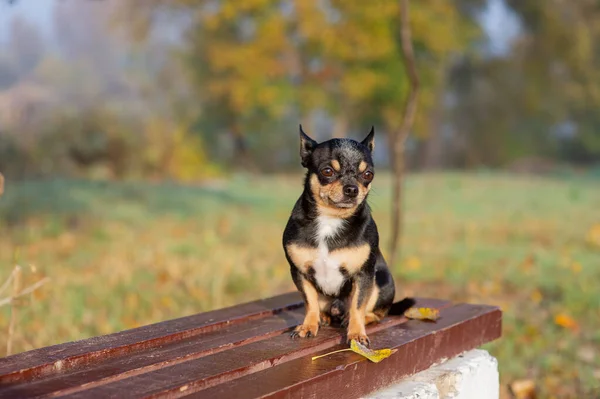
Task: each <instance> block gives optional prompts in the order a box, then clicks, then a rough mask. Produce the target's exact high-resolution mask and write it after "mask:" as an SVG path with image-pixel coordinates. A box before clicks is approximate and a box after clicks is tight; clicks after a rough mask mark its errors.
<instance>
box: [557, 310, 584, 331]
mask: <svg viewBox="0 0 600 399" xmlns="http://www.w3.org/2000/svg"><path fill="white" fill-rule="evenodd" d="M554 324H556V325H557V326H560V327H563V328H566V329H568V330H571V331H574V332H577V331H579V324H578V323H577V322H576V321H575V320H574V319H573V318H572V317H571V316H569V315H568V314H566V313H564V312H563V313H559V314H557V315H556V316H554Z"/></svg>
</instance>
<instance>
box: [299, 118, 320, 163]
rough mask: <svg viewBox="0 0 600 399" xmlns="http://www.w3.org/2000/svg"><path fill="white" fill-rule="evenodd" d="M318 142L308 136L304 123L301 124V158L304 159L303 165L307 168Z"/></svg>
mask: <svg viewBox="0 0 600 399" xmlns="http://www.w3.org/2000/svg"><path fill="white" fill-rule="evenodd" d="M317 144H318V143H317V142H316V141H314V140H313V139H311V138H310V137H308V136H307V134H306V133H304V130H302V125H300V159H301V160H302V166H304V167H305V168H306V166H307V165H308V160H309V158H310V155H311V154H312V152H313V150H314V149H315V147H316V146H317Z"/></svg>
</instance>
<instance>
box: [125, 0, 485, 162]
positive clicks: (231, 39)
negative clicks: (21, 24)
mask: <svg viewBox="0 0 600 399" xmlns="http://www.w3.org/2000/svg"><path fill="white" fill-rule="evenodd" d="M479 3H481V2H480V1H474V0H471V1H469V0H464V1H462V2H461V4H463V6H464V7H465V8H467V7H475V4H479ZM178 13H179V14H178ZM161 15H162V16H164V15H171V16H173V15H179V16H180V17H181V15H184V16H186V17H187V20H186V24H185V26H186V28H185V35H184V36H183V37H184V40H185V43H186V47H185V50H184V54H183V60H184V61H185V63H186V64H187V65H188V70H189V72H190V76H191V77H192V78H193V82H194V87H195V92H196V93H197V96H198V104H197V105H198V108H199V109H200V108H201V109H202V115H201V118H200V120H201V122H202V124H203V126H204V127H206V128H207V129H203V130H205V131H206V132H205V135H206V137H211V135H214V134H215V133H211V132H221V131H227V132H229V133H230V135H231V136H232V137H233V138H234V143H235V146H234V148H235V150H236V151H235V152H236V154H237V155H238V157H240V158H243V157H247V156H248V154H247V151H248V143H249V142H251V140H248V137H247V132H249V131H260V130H265V129H267V128H268V126H267V125H268V123H272V122H275V121H278V120H281V119H282V118H283V119H285V118H299V119H301V120H304V119H310V118H311V115H313V114H314V112H315V111H321V112H322V111H325V112H326V113H327V115H329V116H330V117H331V118H333V119H334V121H335V123H334V134H335V135H336V136H345V135H346V134H348V133H349V132H352V131H355V132H358V131H361V132H363V131H365V129H361V128H360V126H361V125H367V124H369V125H370V124H373V122H375V123H378V124H383V126H384V130H385V131H387V132H393V131H396V130H397V129H398V128H399V126H400V121H401V120H402V118H401V115H402V103H403V99H404V97H405V95H406V92H407V90H408V84H407V80H406V77H405V73H404V67H403V63H402V55H401V51H400V40H399V30H398V15H400V12H399V3H398V1H397V0H378V1H376V2H374V3H372V4H370V5H369V6H365V4H364V3H362V2H359V1H357V0H352V1H338V0H330V1H325V2H323V1H317V0H303V1H300V0H296V1H284V2H282V1H275V0H251V1H241V0H238V1H228V2H219V1H216V0H215V1H207V2H204V3H202V5H198V3H197V2H195V1H192V0H171V1H169V0H151V1H140V0H138V1H131V2H127V3H123V4H122V8H121V9H120V10H119V12H118V14H117V18H118V19H119V20H120V21H121V25H122V26H126V27H127V28H129V30H130V33H132V34H133V36H134V37H136V38H137V39H140V40H144V39H146V38H148V37H150V36H151V34H152V31H153V29H152V28H153V24H154V23H155V21H156V20H157V19H160V18H159V16H161ZM412 25H413V26H412V28H413V31H414V41H415V49H416V58H417V63H418V65H419V69H420V70H422V72H421V74H422V81H423V95H422V96H421V99H420V106H421V107H422V109H423V110H424V113H423V115H422V116H421V117H419V118H418V120H417V126H418V127H419V131H420V132H422V134H423V135H426V134H427V129H426V127H427V117H426V115H427V113H428V112H429V111H430V110H431V109H432V108H433V106H434V105H436V104H437V102H436V97H437V96H438V95H439V94H440V92H441V87H442V86H443V83H444V79H443V77H444V71H445V67H446V65H447V63H448V62H449V61H450V56H451V55H452V54H453V53H455V52H459V53H460V52H463V51H464V50H465V48H466V47H467V46H468V45H469V43H470V41H471V40H472V39H473V38H474V37H475V35H476V34H477V32H478V30H477V29H476V24H475V23H474V20H473V19H472V16H471V15H470V14H468V13H465V16H463V15H462V14H461V13H460V12H459V10H458V9H457V8H456V7H455V6H453V5H451V4H450V3H448V2H447V1H442V0H434V1H429V2H423V3H422V2H418V3H416V4H415V5H414V18H413V21H412ZM307 124H308V125H309V126H310V125H311V123H310V122H309V123H307ZM275 125H279V123H278V122H275ZM294 125H295V123H294ZM272 126H273V125H271V127H272ZM350 126H357V127H356V128H354V129H350ZM211 139H212V140H214V139H215V138H214V136H213V137H212V138H211Z"/></svg>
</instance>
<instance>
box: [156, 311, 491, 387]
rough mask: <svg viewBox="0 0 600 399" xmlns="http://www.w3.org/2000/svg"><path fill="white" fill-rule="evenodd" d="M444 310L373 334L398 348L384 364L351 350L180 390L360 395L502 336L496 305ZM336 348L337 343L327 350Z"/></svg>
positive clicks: (378, 343) (385, 344)
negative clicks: (433, 320) (435, 316)
mask: <svg viewBox="0 0 600 399" xmlns="http://www.w3.org/2000/svg"><path fill="white" fill-rule="evenodd" d="M441 314H442V317H441V318H440V319H439V320H438V322H437V323H424V322H420V321H416V320H411V321H409V322H407V323H404V324H401V325H400V326H398V327H395V328H392V329H386V330H382V331H379V332H377V333H375V334H373V335H372V336H371V340H372V341H373V342H374V343H375V346H376V347H377V348H382V347H386V348H396V349H398V352H396V353H395V354H393V355H392V356H391V357H389V358H387V359H385V360H383V361H382V362H381V363H377V364H375V363H371V362H370V361H368V360H366V359H364V358H363V357H361V356H359V355H357V354H354V353H351V352H342V353H339V354H334V355H330V356H328V357H324V358H321V359H317V360H315V361H312V360H311V358H310V357H309V356H305V357H302V358H298V359H295V360H292V361H289V362H287V363H285V364H282V365H280V366H278V367H273V368H269V369H267V370H264V371H262V372H258V373H253V374H249V375H247V376H245V377H242V378H239V379H236V380H233V381H230V382H228V383H227V384H220V385H217V386H215V387H212V388H209V389H206V390H201V391H196V392H194V390H195V388H194V387H193V386H192V385H191V386H188V387H187V388H186V389H185V390H184V391H183V392H179V393H183V394H185V393H186V392H190V393H191V394H190V395H188V396H186V397H190V398H194V397H196V398H203V399H214V398H228V399H229V398H231V399H235V398H258V397H261V398H283V397H285V398H301V397H302V398H315V397H323V398H359V397H361V396H364V395H367V394H369V393H372V392H374V391H377V390H379V389H381V388H383V387H386V386H389V385H390V384H392V383H393V382H395V381H398V380H399V379H401V378H403V377H406V376H409V375H412V374H414V373H417V372H419V371H422V370H425V369H427V368H429V367H430V366H431V365H432V364H434V363H437V362H439V361H441V360H442V359H444V358H451V357H454V356H457V355H459V354H460V353H461V352H464V351H466V350H470V349H472V348H475V347H477V346H480V345H481V344H484V343H486V342H489V341H492V340H494V339H497V338H498V337H500V335H501V330H502V321H501V320H502V315H501V312H500V310H499V309H498V308H495V307H491V306H475V305H457V306H455V307H452V308H449V309H446V310H443V311H442V312H441ZM343 347H344V346H343V345H341V346H340V347H339V349H341V348H343ZM335 349H338V348H337V347H335V348H330V349H328V350H327V351H329V350H335ZM327 351H322V352H327ZM180 390H181V388H180ZM179 393H178V392H177V391H176V390H171V391H170V392H163V394H162V395H160V396H164V397H167V396H168V397H179V396H183V395H179ZM157 397H158V395H157Z"/></svg>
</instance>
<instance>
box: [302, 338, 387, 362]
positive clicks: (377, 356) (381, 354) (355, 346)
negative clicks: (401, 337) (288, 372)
mask: <svg viewBox="0 0 600 399" xmlns="http://www.w3.org/2000/svg"><path fill="white" fill-rule="evenodd" d="M347 351H352V352H354V353H358V354H359V355H361V356H364V357H366V358H367V359H369V360H370V361H372V362H373V363H379V362H380V361H382V360H383V359H385V358H388V357H390V356H391V355H392V354H394V353H395V352H396V351H397V349H377V350H373V349H369V348H367V347H366V346H364V345H362V344H361V343H359V342H357V341H356V340H354V339H353V340H352V341H350V348H347V349H340V350H337V351H333V352H329V353H325V354H324V355H319V356H313V357H312V360H316V359H319V358H321V357H325V356H329V355H333V354H334V353H340V352H347Z"/></svg>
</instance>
